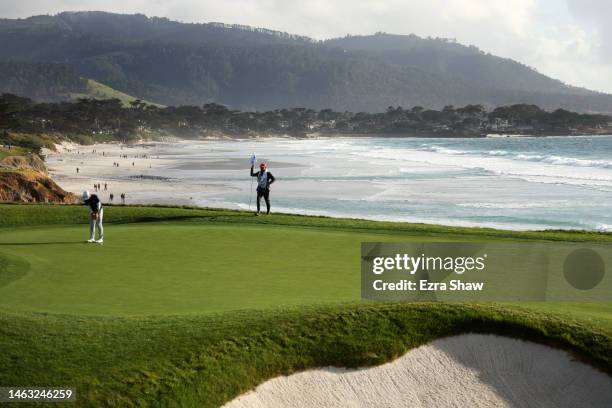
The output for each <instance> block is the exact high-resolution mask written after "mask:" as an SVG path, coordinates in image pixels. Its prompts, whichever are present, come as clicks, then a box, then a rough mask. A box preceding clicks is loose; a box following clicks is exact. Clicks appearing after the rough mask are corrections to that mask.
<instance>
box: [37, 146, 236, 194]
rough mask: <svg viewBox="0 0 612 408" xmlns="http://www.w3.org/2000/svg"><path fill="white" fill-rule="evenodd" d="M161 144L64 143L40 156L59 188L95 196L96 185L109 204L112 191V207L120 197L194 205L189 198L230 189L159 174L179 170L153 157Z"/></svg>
mask: <svg viewBox="0 0 612 408" xmlns="http://www.w3.org/2000/svg"><path fill="white" fill-rule="evenodd" d="M160 145H164V143H138V144H130V145H124V144H118V143H105V144H94V145H89V146H83V145H78V144H74V143H68V142H65V143H62V144H59V145H57V146H56V151H52V150H49V149H45V150H44V152H43V154H44V156H45V162H46V164H47V167H48V169H49V173H50V175H51V176H52V177H53V179H54V180H55V181H56V182H57V183H58V184H59V185H60V186H61V187H62V188H64V189H65V190H67V191H70V192H72V193H75V194H78V195H80V194H81V193H82V192H83V191H84V190H89V191H90V192H94V191H95V190H94V184H96V183H99V184H100V185H101V190H100V191H98V192H97V194H98V195H99V196H100V197H101V198H102V200H103V201H105V202H111V200H110V194H111V193H112V194H113V195H114V199H113V201H112V202H115V203H119V202H121V201H120V195H121V194H125V195H126V203H131V204H134V203H139V204H147V203H149V204H150V203H158V204H185V205H189V204H193V202H192V201H193V196H194V194H197V195H199V196H202V195H212V194H216V193H219V192H227V191H231V190H232V189H233V188H232V187H230V186H225V185H223V184H207V183H202V182H198V181H197V180H193V179H188V178H176V177H166V176H164V175H163V174H164V172H165V169H166V168H169V167H175V166H177V167H178V166H180V164H181V160H180V159H179V158H160V156H158V155H157V154H156V153H157V152H158V150H159V147H160ZM226 165H227V164H226ZM243 167H244V166H243ZM77 169H78V171H77ZM105 184H106V188H105Z"/></svg>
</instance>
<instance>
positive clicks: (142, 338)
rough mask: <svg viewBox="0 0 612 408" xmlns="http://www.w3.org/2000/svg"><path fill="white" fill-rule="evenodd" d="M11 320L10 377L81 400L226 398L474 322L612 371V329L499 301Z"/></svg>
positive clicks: (3, 341)
mask: <svg viewBox="0 0 612 408" xmlns="http://www.w3.org/2000/svg"><path fill="white" fill-rule="evenodd" d="M0 321H1V322H2V324H1V325H0V347H1V349H2V353H0V367H2V370H0V383H1V384H11V385H21V386H26V385H30V386H32V385H41V386H42V385H45V386H50V385H56V386H61V385H64V386H65V385H67V384H72V385H74V386H76V388H77V393H78V404H77V405H78V406H92V407H96V406H122V407H125V406H176V407H179V406H194V407H195V406H198V407H217V406H220V405H221V404H222V403H224V402H226V401H229V400H231V399H232V398H234V397H235V396H237V395H239V394H240V393H242V392H245V391H247V390H249V389H251V388H252V387H254V386H256V385H257V384H259V383H261V382H263V381H264V380H266V379H268V378H271V377H274V376H277V375H281V374H289V373H292V372H295V371H299V370H303V369H306V368H309V367H319V366H329V365H333V366H346V367H357V366H366V365H375V364H380V363H382V362H385V361H388V360H391V359H393V358H396V357H398V356H400V355H402V354H403V353H404V352H406V351H407V350H408V349H410V348H413V347H415V346H418V345H421V344H424V343H427V342H429V341H431V340H433V339H435V338H439V337H442V336H449V335H454V334H459V333H464V332H484V333H497V334H502V335H509V336H513V337H520V338H526V339H530V340H532V341H538V342H542V343H545V344H550V345H553V346H557V347H562V348H565V349H568V350H571V351H572V352H574V353H576V355H577V356H578V357H579V358H581V359H583V360H585V361H587V362H589V363H591V364H593V365H595V366H596V367H599V368H601V369H602V370H604V371H606V372H608V373H610V372H612V371H611V369H612V361H611V360H612V336H611V334H610V332H606V331H602V330H599V329H598V328H596V327H593V326H589V325H586V324H582V323H578V322H572V321H568V320H562V319H559V318H556V317H552V316H549V315H546V314H542V313H537V312H533V311H526V310H521V309H518V308H514V309H513V308H501V307H498V306H491V305H464V304H402V305H397V304H389V305H387V304H375V305H374V304H370V305H367V304H366V305H337V306H329V307H318V308H302V309H300V310H297V309H273V310H266V311H242V312H228V313H223V314H214V315H201V316H191V317H187V316H159V317H146V318H92V317H79V316H61V315H36V314H14V313H11V314H9V313H0Z"/></svg>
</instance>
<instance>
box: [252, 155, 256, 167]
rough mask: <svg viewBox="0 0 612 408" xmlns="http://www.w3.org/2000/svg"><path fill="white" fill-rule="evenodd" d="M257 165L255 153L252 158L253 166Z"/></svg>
mask: <svg viewBox="0 0 612 408" xmlns="http://www.w3.org/2000/svg"><path fill="white" fill-rule="evenodd" d="M255 163H257V157H255V153H253V155H252V156H251V166H255Z"/></svg>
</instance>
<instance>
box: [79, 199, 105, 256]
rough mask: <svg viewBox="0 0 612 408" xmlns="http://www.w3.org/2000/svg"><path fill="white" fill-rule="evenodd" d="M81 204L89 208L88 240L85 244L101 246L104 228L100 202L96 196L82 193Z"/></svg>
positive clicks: (102, 210)
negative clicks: (90, 243)
mask: <svg viewBox="0 0 612 408" xmlns="http://www.w3.org/2000/svg"><path fill="white" fill-rule="evenodd" d="M83 202H84V203H85V205H87V206H88V207H89V240H87V242H95V243H98V244H101V243H103V242H104V228H103V227H102V217H103V216H104V209H103V208H102V201H100V199H99V198H98V196H97V195H96V194H89V191H83ZM96 227H97V228H98V240H96V239H95V237H96Z"/></svg>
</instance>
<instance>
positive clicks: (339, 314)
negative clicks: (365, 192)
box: [0, 205, 612, 407]
mask: <svg viewBox="0 0 612 408" xmlns="http://www.w3.org/2000/svg"><path fill="white" fill-rule="evenodd" d="M105 212H106V214H105V220H106V228H105V240H106V243H105V244H104V245H103V246H98V245H92V244H85V243H84V242H83V241H84V239H86V238H87V228H88V227H87V226H86V225H84V224H85V223H87V210H86V208H85V207H83V206H67V205H63V206H59V205H0V350H2V352H1V353H0V384H2V385H16V386H26V385H28V386H35V385H39V386H52V385H53V386H67V385H73V386H76V388H77V395H78V401H77V406H92V407H94V406H95V407H97V406H122V407H123V406H177V407H178V406H198V407H201V406H204V407H216V406H219V405H221V404H222V403H223V402H225V401H228V400H230V399H232V398H233V397H235V396H237V395H238V394H239V393H241V392H244V391H246V390H248V389H250V388H252V387H253V386H255V385H257V384H258V383H261V382H262V381H264V380H266V379H268V378H270V377H273V376H276V375H280V374H287V373H291V372H295V371H298V370H302V369H305V368H308V367H315V366H327V365H336V366H351V367H354V366H361V365H372V364H379V363H382V362H384V361H387V360H389V359H392V358H395V357H397V356H399V355H401V354H403V353H404V352H405V351H407V350H408V349H410V348H412V347H415V346H417V345H420V344H423V343H426V342H428V341H431V340H432V339H435V338H437V337H441V336H447V335H453V334H458V333H463V332H486V333H499V334H505V335H511V336H516V337H522V338H528V339H531V340H534V341H538V342H543V343H547V344H552V345H554V346H558V347H562V348H565V349H568V350H571V351H572V352H574V353H576V354H577V355H578V356H579V357H580V358H582V359H584V360H585V361H587V362H589V363H591V364H593V365H595V366H597V367H599V368H601V369H602V370H605V371H607V372H609V373H612V305H611V304H609V303H592V304H585V303H582V304H570V303H558V304H552V303H548V304H523V305H491V304H488V305H487V304H444V303H428V304H419V303H413V304H371V303H370V304H360V303H359V300H358V299H359V273H358V270H359V252H360V247H359V243H360V242H361V241H362V240H381V241H383V240H394V241H404V240H420V241H423V240H444V241H448V240H453V239H457V240H463V241H465V240H472V239H473V240H483V239H486V240H493V239H511V240H516V239H538V240H542V239H544V240H572V241H611V240H612V236H611V235H610V234H596V233H578V232H537V233H519V232H508V231H497V230H490V229H470V228H455V227H453V228H450V227H440V226H428V225H422V224H403V223H379V222H372V221H358V220H342V219H330V218H324V217H303V216H291V215H282V214H281V215H272V216H269V217H253V216H252V215H251V214H248V213H245V212H238V211H229V210H209V209H193V208H179V207H139V206H126V207H123V206H121V207H119V206H107V207H106V210H105Z"/></svg>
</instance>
